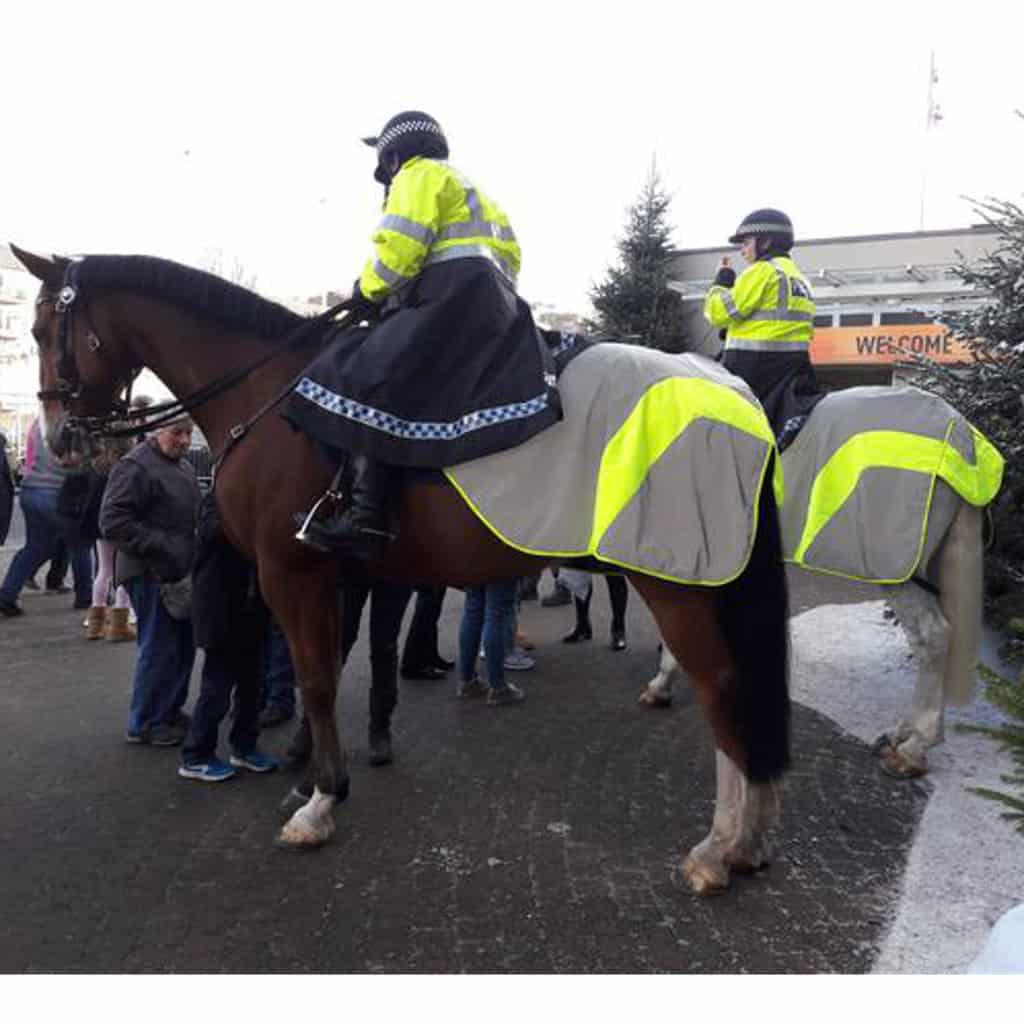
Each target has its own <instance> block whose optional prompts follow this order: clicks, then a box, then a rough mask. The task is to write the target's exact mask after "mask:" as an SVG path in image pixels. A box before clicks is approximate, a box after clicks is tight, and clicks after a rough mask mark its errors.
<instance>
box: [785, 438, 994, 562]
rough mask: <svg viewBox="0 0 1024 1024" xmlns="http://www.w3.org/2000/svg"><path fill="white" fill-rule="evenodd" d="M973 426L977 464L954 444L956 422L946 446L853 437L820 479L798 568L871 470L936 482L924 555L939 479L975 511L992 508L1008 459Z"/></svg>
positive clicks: (926, 441) (932, 442) (814, 489)
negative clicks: (893, 471) (908, 474)
mask: <svg viewBox="0 0 1024 1024" xmlns="http://www.w3.org/2000/svg"><path fill="white" fill-rule="evenodd" d="M967 425H968V426H969V427H970V431H971V437H972V439H973V441H974V462H973V464H972V463H970V462H968V460H967V459H965V458H964V456H963V455H962V454H961V453H960V452H959V451H957V449H956V448H955V447H953V446H952V445H951V444H950V443H949V439H950V435H951V434H952V432H953V429H954V427H955V426H956V422H955V421H951V422H950V424H949V427H948V429H947V431H946V436H945V438H943V439H942V440H941V441H940V440H938V439H935V438H927V437H921V436H920V435H918V434H908V433H904V432H902V431H896V430H873V431H864V432H862V433H859V434H855V435H854V436H853V437H851V438H850V439H849V440H848V441H847V442H846V443H845V444H843V445H842V446H841V447H840V448H839V449H838V450H837V451H836V452H835V453H834V454H833V455H832V457H831V458H830V459H829V460H828V462H827V463H826V464H825V465H824V466H823V467H822V469H821V471H820V472H819V473H818V475H817V477H816V478H815V481H814V485H813V487H812V488H811V497H810V502H809V507H808V511H807V519H806V521H805V523H804V529H803V533H802V535H801V537H800V541H799V543H798V544H797V547H796V550H795V551H794V552H793V555H792V561H794V562H796V563H798V564H802V563H803V562H804V560H805V558H806V556H807V552H808V549H809V548H810V547H811V545H812V544H813V543H814V541H815V539H816V538H817V537H818V535H819V534H820V532H821V531H822V530H823V529H824V528H825V526H826V525H827V524H828V523H829V522H830V521H831V519H832V517H833V516H834V515H835V514H836V513H837V512H838V511H839V509H840V508H842V507H843V505H845V504H846V502H847V501H848V500H850V498H851V496H852V495H853V494H854V492H855V490H856V489H857V485H858V483H859V481H860V479H861V476H862V475H863V474H864V473H865V472H866V471H867V470H868V469H876V468H884V469H898V470H906V471H908V472H911V473H918V474H922V475H923V476H925V477H927V478H929V479H930V481H931V483H930V485H929V495H928V499H927V505H926V507H925V514H924V520H923V522H922V530H921V541H920V546H919V550H918V555H919V554H920V549H921V547H923V545H924V540H925V529H924V528H925V526H926V524H927V519H928V509H929V508H930V505H931V493H932V489H933V488H934V481H935V480H936V479H941V480H944V481H945V482H946V483H947V484H948V485H949V486H950V487H951V488H952V489H953V490H954V491H955V492H956V493H957V494H959V495H960V497H961V498H963V500H964V501H966V502H968V503H969V504H971V505H976V506H979V507H981V506H985V505H987V504H989V502H991V501H992V499H993V498H994V497H995V496H996V494H997V493H998V492H999V488H1000V486H1001V484H1002V479H1003V466H1004V461H1003V457H1002V456H1001V455H1000V454H999V452H998V451H997V450H996V448H995V447H994V446H993V445H992V444H991V442H990V441H989V440H988V439H987V438H986V437H985V436H984V435H983V434H982V433H981V432H980V431H979V430H977V429H976V428H975V427H973V426H970V424H967ZM918 560H919V559H915V561H914V563H913V564H914V567H915V568H916V565H917V561H918ZM905 578H906V577H905ZM876 582H903V580H901V579H894V580H877V581H876Z"/></svg>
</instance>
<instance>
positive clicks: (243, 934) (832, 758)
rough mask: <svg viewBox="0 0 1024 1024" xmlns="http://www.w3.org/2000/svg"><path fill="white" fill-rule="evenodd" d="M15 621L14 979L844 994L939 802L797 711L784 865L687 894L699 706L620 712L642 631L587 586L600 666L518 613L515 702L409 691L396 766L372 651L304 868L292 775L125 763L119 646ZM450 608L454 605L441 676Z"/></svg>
mask: <svg viewBox="0 0 1024 1024" xmlns="http://www.w3.org/2000/svg"><path fill="white" fill-rule="evenodd" d="M18 544H19V536H18V534H17V531H16V532H15V534H14V535H13V536H12V537H11V538H9V540H8V544H7V547H6V548H4V549H3V550H2V551H0V569H5V568H6V564H7V562H8V561H9V560H10V557H11V556H12V554H13V551H14V549H15V548H16V547H17V546H18ZM823 586H824V587H828V588H831V589H830V590H829V593H830V594H831V593H832V592H834V594H835V599H836V600H837V601H838V602H844V601H855V600H860V599H863V597H864V596H865V595H867V594H872V595H873V594H874V591H873V590H871V588H863V591H864V592H863V593H861V592H860V588H857V587H855V586H850V585H845V584H837V583H835V582H833V581H828V580H824V579H821V578H816V577H814V578H811V577H807V576H806V575H804V574H801V576H800V578H798V579H796V580H795V581H794V587H793V595H792V597H793V604H794V607H795V609H796V610H800V608H801V607H805V606H806V605H807V604H809V603H812V599H820V598H821V596H822V594H821V593H820V592H819V591H818V590H817V589H815V588H820V587H823ZM22 604H23V606H24V608H25V611H26V614H25V615H24V616H22V617H20V618H17V619H2V620H0V751H2V756H3V758H4V772H3V785H2V787H0V891H2V894H3V895H2V905H3V907H4V908H5V909H4V926H3V929H2V932H0V971H2V972H15V973H17V972H84V973H103V972H114V973H120V972H169V971H176V972H203V973H207V972H212V973H216V972H278V971H280V972H298V973H302V972H327V973H364V972H365V973H372V972H410V973H455V972H487V973H489V972H499V973H502V972H528V973H551V972H583V973H585V972H603V973H621V972H629V973H647V972H672V973H722V972H729V973H741V972H742V973H747V972H752V973H793V972H842V973H858V972H865V971H869V970H871V969H872V967H873V966H874V965H875V964H876V961H877V959H878V956H879V952H880V950H881V949H882V948H883V945H884V943H885V941H886V938H887V936H888V935H890V933H891V931H892V926H893V921H894V915H895V913H896V909H897V906H898V904H899V901H900V898H901V893H902V891H903V882H904V875H905V871H906V867H907V863H908V856H909V853H910V851H911V848H912V843H913V840H914V836H915V830H916V828H917V825H918V822H919V820H920V818H921V815H922V813H923V812H924V810H925V807H926V804H927V802H928V796H929V793H930V791H931V787H930V785H929V783H927V782H909V783H908V782H898V781H894V780H890V779H888V778H886V777H885V776H883V775H881V774H880V773H879V772H878V770H877V767H876V762H875V759H874V758H873V756H872V754H871V752H870V749H869V747H868V745H867V743H865V742H864V741H863V740H862V739H859V738H857V737H856V736H854V735H852V734H851V733H848V732H845V731H843V729H842V728H840V727H839V726H838V725H837V724H836V723H835V722H834V721H832V720H831V719H830V718H829V717H827V716H826V715H825V714H822V713H820V711H815V710H812V709H811V708H810V707H807V706H804V705H802V704H797V705H796V706H795V708H794V768H793V771H792V772H791V773H790V775H789V776H788V778H787V782H786V795H785V809H784V816H783V822H782V827H781V829H780V830H779V841H780V842H779V853H778V856H777V859H776V860H775V862H774V863H773V864H772V865H771V866H770V867H769V868H768V869H767V870H765V871H763V872H761V873H759V874H757V875H755V876H752V877H747V878H740V879H737V880H736V881H735V882H734V884H733V886H732V887H731V888H730V890H729V891H728V892H727V893H725V894H724V895H722V896H719V897H716V898H714V899H699V898H697V897H695V896H693V895H691V894H690V892H689V891H688V890H687V889H686V888H685V887H684V886H683V885H682V884H681V882H680V879H679V875H678V865H679V862H680V857H681V855H682V854H683V853H684V852H685V851H686V850H687V849H689V847H691V846H692V845H693V844H694V843H696V842H697V841H699V840H700V839H701V838H702V837H703V836H704V834H705V833H706V832H707V829H708V827H709V825H710V819H711V812H712V802H713V795H714V779H713V750H712V746H711V743H710V741H709V735H708V731H707V728H706V725H705V723H704V720H703V718H702V716H701V715H700V713H699V712H698V709H697V708H696V707H695V705H694V703H693V701H692V698H691V696H690V695H689V694H688V693H683V694H680V695H679V698H678V699H677V702H676V704H675V705H674V706H673V707H672V708H671V709H669V710H666V711H654V710H650V709H646V708H643V707H641V706H639V705H638V704H637V703H636V698H637V696H638V694H639V692H640V690H641V689H642V686H643V684H644V682H645V681H646V680H647V679H648V678H649V677H650V676H651V675H652V674H653V672H654V670H655V667H656V653H655V644H656V640H657V636H656V633H655V630H654V626H653V623H652V621H651V619H650V616H649V615H648V614H647V612H646V609H645V608H644V607H643V605H642V603H641V601H640V600H639V599H638V597H637V596H636V594H635V593H633V592H631V594H630V604H629V615H628V635H629V649H628V650H627V651H626V652H623V653H613V652H611V651H610V650H609V649H608V648H607V639H608V602H607V595H606V593H605V591H604V587H603V584H601V583H598V584H597V588H596V591H595V596H594V600H593V615H594V620H595V639H594V641H593V642H592V643H589V644H584V645H574V646H570V645H565V644H562V643H561V642H560V638H561V636H562V635H563V634H564V633H566V632H568V630H569V629H570V628H571V625H572V621H573V616H572V609H571V608H565V607H563V608H553V609H548V608H542V607H540V606H538V605H537V604H526V605H524V608H523V614H522V625H523V627H524V628H525V629H526V630H527V632H528V633H529V634H530V636H531V637H532V639H533V640H534V642H535V643H536V651H535V655H536V658H537V668H536V669H535V670H534V671H532V672H529V673H523V674H521V676H519V677H517V679H516V681H517V682H520V683H522V685H524V686H525V688H526V690H527V694H528V699H527V701H526V702H525V704H522V705H518V706H511V707H503V708H487V707H485V706H484V705H483V704H481V703H477V702H473V703H471V704H470V705H469V706H466V705H465V704H463V703H460V702H459V701H457V700H455V699H454V679H453V680H452V681H450V682H445V683H422V682H405V681H403V682H402V684H401V690H400V704H399V707H398V710H397V712H396V716H395V722H394V737H395V749H396V760H395V763H394V764H393V765H391V766H388V767H384V768H374V767H371V766H369V765H368V764H367V760H366V724H367V704H368V692H369V665H368V658H367V651H366V646H365V637H364V638H361V640H360V643H359V645H358V646H357V647H356V649H355V651H354V652H353V655H352V657H351V659H350V668H349V669H348V670H346V673H345V675H344V678H343V680H342V685H341V691H340V700H339V712H338V713H339V721H340V723H341V729H342V735H343V738H344V740H345V742H346V743H347V744H348V746H349V749H350V752H351V754H352V765H351V772H352V794H351V796H350V798H349V800H348V801H347V802H346V803H345V804H343V805H341V806H340V807H339V808H338V809H337V810H336V821H337V826H338V828H337V832H336V834H335V837H334V839H333V840H332V842H331V843H330V845H328V846H327V847H325V848H324V849H322V850H320V851H317V852H314V853H306V854H294V853H286V852H283V851H280V850H278V849H276V848H275V847H274V846H273V844H272V840H273V838H274V835H275V834H276V831H277V829H278V827H279V826H280V824H281V818H280V816H279V814H278V811H277V804H278V801H279V800H280V798H281V797H282V796H283V795H284V793H285V792H286V791H287V790H288V789H289V788H290V786H291V785H292V784H293V782H294V781H295V777H294V776H292V775H291V774H289V773H288V772H281V773H277V774H274V775H269V776H254V775H245V776H243V777H238V778H235V779H232V780H230V781H228V782H226V783H223V784H219V785H210V784H203V783H199V782H194V781H185V780H182V779H179V778H178V777H177V775H176V768H177V763H178V752H177V751H176V750H174V749H155V748H148V747H138V746H130V745H128V744H126V743H125V742H124V739H123V732H124V725H125V716H126V710H127V702H128V695H129V691H130V680H131V670H132V662H133V657H134V646H133V645H131V644H108V643H105V642H94V643H88V642H86V641H85V639H84V636H83V630H82V624H81V623H82V614H81V613H80V612H77V613H76V612H74V611H73V610H72V609H71V608H70V604H71V600H70V595H64V596H46V595H39V594H32V593H26V594H25V595H24V596H23V598H22ZM461 605H462V596H461V594H460V593H459V592H458V591H449V593H448V597H447V600H446V604H445V611H444V616H443V619H442V628H441V635H442V645H441V646H442V649H443V652H444V653H445V654H447V655H448V656H454V644H455V637H456V634H457V629H458V622H459V614H460V609H461ZM364 632H365V631H364ZM290 728H291V727H290V726H284V727H281V728H278V729H275V730H273V731H270V732H268V733H266V734H265V736H264V740H265V742H264V746H265V747H266V749H268V750H270V751H271V752H280V751H282V750H283V749H284V747H286V746H287V743H288V740H289V738H290ZM223 752H224V751H222V753H223Z"/></svg>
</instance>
